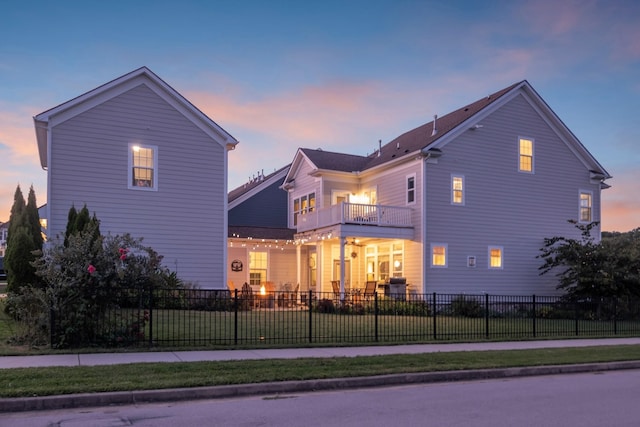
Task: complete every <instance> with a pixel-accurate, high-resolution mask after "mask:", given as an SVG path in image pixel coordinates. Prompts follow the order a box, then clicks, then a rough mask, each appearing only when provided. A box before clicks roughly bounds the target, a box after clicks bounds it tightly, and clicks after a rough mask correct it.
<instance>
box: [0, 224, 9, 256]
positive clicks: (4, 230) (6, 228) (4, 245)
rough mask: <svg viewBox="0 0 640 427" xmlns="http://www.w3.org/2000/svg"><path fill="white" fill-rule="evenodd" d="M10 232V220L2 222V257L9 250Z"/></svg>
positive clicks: (0, 230) (0, 247) (0, 250)
mask: <svg viewBox="0 0 640 427" xmlns="http://www.w3.org/2000/svg"><path fill="white" fill-rule="evenodd" d="M8 232H9V221H7V222H0V257H4V254H5V253H6V252H7V234H8Z"/></svg>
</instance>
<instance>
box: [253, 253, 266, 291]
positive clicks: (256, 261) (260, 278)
mask: <svg viewBox="0 0 640 427" xmlns="http://www.w3.org/2000/svg"><path fill="white" fill-rule="evenodd" d="M266 281H267V253H266V252H253V251H251V252H249V284H250V285H251V286H255V287H259V286H260V284H261V283H263V282H266Z"/></svg>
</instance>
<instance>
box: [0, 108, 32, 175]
mask: <svg viewBox="0 0 640 427" xmlns="http://www.w3.org/2000/svg"><path fill="white" fill-rule="evenodd" d="M35 141H36V139H35V133H34V130H33V121H32V119H31V114H30V113H29V112H27V108H26V107H24V106H15V105H5V104H2V103H0V144H2V145H4V146H5V147H7V148H8V149H9V152H8V155H9V156H10V162H11V163H13V162H18V163H25V162H27V163H29V162H30V161H31V160H32V159H33V158H37V156H38V147H37V144H36V142H35Z"/></svg>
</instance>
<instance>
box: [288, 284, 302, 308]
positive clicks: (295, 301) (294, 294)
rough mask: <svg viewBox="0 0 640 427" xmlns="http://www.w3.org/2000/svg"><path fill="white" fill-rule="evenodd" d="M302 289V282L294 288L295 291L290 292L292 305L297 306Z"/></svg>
mask: <svg viewBox="0 0 640 427" xmlns="http://www.w3.org/2000/svg"><path fill="white" fill-rule="evenodd" d="M299 291H300V283H298V284H297V285H296V287H295V288H293V291H291V293H290V294H289V299H290V301H291V306H292V307H295V306H297V305H298V292H299Z"/></svg>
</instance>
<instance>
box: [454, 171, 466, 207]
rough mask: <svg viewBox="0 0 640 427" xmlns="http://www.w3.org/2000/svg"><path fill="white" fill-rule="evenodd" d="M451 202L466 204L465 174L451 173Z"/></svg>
mask: <svg viewBox="0 0 640 427" xmlns="http://www.w3.org/2000/svg"><path fill="white" fill-rule="evenodd" d="M451 204H453V205H464V176H463V175H451Z"/></svg>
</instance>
